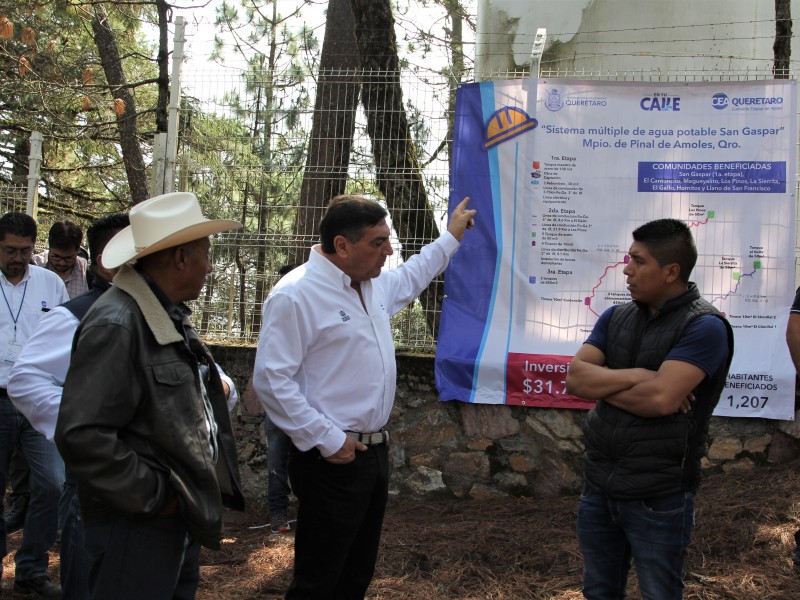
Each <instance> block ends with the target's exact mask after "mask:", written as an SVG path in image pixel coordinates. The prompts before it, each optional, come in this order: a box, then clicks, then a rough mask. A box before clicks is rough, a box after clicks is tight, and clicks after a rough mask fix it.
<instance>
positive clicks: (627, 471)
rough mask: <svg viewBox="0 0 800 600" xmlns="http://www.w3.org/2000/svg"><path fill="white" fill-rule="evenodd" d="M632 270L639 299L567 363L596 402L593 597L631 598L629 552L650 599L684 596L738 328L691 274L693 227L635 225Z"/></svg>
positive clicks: (591, 429)
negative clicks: (712, 436) (711, 435)
mask: <svg viewBox="0 0 800 600" xmlns="http://www.w3.org/2000/svg"><path fill="white" fill-rule="evenodd" d="M633 240H634V241H633V243H632V244H631V247H630V250H629V251H628V260H627V261H626V262H627V264H626V266H625V268H624V271H623V272H624V274H625V276H626V277H627V283H628V290H629V292H630V294H631V299H632V300H631V302H628V303H626V304H622V305H619V306H612V307H611V308H609V309H608V310H606V311H605V312H604V313H603V314H602V315H601V317H600V319H599V320H598V321H597V324H596V325H595V327H594V329H593V331H592V333H591V335H590V336H589V339H587V340H586V343H585V344H583V346H581V348H580V349H579V350H578V352H577V354H576V355H575V357H574V358H573V360H572V363H571V364H570V369H569V373H568V374H567V388H568V390H569V392H570V393H572V394H575V395H577V396H581V397H583V398H587V399H590V400H596V401H597V404H596V405H595V407H594V408H593V409H592V410H591V411H589V414H588V415H587V417H586V422H585V424H584V438H585V445H586V452H585V454H584V477H585V480H586V481H585V486H584V491H583V494H582V495H581V500H580V505H579V508H578V541H579V542H580V547H581V552H582V554H583V559H584V572H583V575H584V577H583V594H584V596H585V597H586V598H588V599H589V600H617V599H620V598H624V597H625V588H626V585H627V577H628V571H629V570H630V566H631V559H633V560H634V561H635V562H636V571H637V575H638V579H639V586H640V588H641V590H642V596H643V597H645V598H658V599H659V600H680V599H681V598H682V597H683V596H682V590H683V578H682V571H683V562H684V559H685V557H686V548H687V546H688V544H689V537H690V533H691V528H692V525H693V523H694V494H695V493H696V491H697V487H698V485H699V482H700V458H701V457H702V456H703V454H704V453H705V449H706V448H705V447H706V438H707V435H708V421H709V418H710V417H711V413H712V412H713V410H714V407H715V406H716V404H717V402H718V401H719V397H720V394H721V392H722V389H723V387H724V385H725V378H726V376H727V373H728V368H729V366H730V361H731V358H732V356H733V332H732V330H731V328H730V325H729V324H728V322H727V321H726V320H725V318H724V317H723V316H722V315H721V314H720V313H719V311H718V310H717V309H716V308H714V307H713V306H711V304H709V303H708V302H707V301H705V300H703V299H702V298H701V297H700V294H699V292H698V290H697V286H696V285H695V284H694V283H691V282H690V281H689V275H690V274H691V272H692V269H693V268H694V265H695V263H696V262H697V249H696V248H695V244H694V240H693V239H692V234H691V232H690V231H689V228H688V227H687V226H686V224H684V223H683V222H681V221H678V220H675V219H659V220H656V221H651V222H649V223H646V224H644V225H642V226H641V227H639V228H637V229H636V230H634V232H633Z"/></svg>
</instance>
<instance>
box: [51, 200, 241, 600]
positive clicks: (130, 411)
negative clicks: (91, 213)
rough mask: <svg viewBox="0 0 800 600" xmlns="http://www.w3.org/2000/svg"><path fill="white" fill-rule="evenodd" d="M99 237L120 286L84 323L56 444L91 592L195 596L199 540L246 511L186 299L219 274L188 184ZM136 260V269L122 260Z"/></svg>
mask: <svg viewBox="0 0 800 600" xmlns="http://www.w3.org/2000/svg"><path fill="white" fill-rule="evenodd" d="M130 222H131V224H130V226H129V227H127V228H125V229H123V230H122V231H120V232H119V233H118V234H117V235H116V236H114V238H112V240H111V241H110V242H109V243H108V245H107V246H106V247H105V250H104V252H103V263H104V265H105V266H106V267H107V268H115V267H118V266H120V265H122V267H121V268H120V270H119V272H118V273H117V275H116V277H115V278H114V286H113V287H112V288H111V289H110V290H109V291H108V292H106V293H105V294H104V295H103V297H102V298H100V299H99V300H98V301H97V302H96V303H95V304H94V306H92V308H91V310H90V311H89V312H88V313H87V315H86V317H85V318H84V319H83V321H82V322H81V324H80V326H79V327H78V331H77V333H76V337H75V343H74V350H73V355H72V361H71V363H70V368H69V371H68V372H67V377H66V380H65V382H64V391H63V394H62V398H61V407H60V411H59V416H58V422H57V424H56V432H55V441H56V444H57V445H58V449H59V450H60V451H61V454H62V456H63V458H64V462H65V464H66V467H67V470H68V471H69V472H70V474H71V475H72V477H73V478H74V479H75V480H76V482H77V485H78V495H79V497H80V504H81V512H82V515H83V520H84V528H85V548H86V551H87V552H88V554H89V555H90V558H91V560H92V569H91V572H90V579H89V586H90V588H91V591H92V597H94V598H117V599H131V600H134V599H141V598H193V597H194V595H195V591H196V589H197V585H198V582H199V552H200V546H206V547H209V548H213V549H216V548H219V545H220V541H221V537H222V506H223V504H225V505H227V506H230V507H231V508H235V509H239V510H241V509H242V508H243V504H244V502H243V499H242V494H241V491H240V486H239V475H238V467H237V460H236V448H235V445H234V439H233V433H232V430H231V424H230V419H229V417H228V410H227V406H226V404H225V394H224V390H223V386H222V384H221V381H220V377H219V373H218V372H217V370H216V369H214V368H208V367H210V366H213V364H214V363H213V359H212V358H211V355H210V354H209V352H208V349H207V348H206V346H205V345H204V344H203V343H202V342H201V341H200V338H199V337H198V336H197V333H196V332H195V330H194V328H193V327H192V325H191V323H190V321H189V315H190V312H189V309H188V308H187V307H186V306H185V305H184V304H183V303H184V302H185V301H188V300H194V299H196V298H197V297H198V296H199V295H200V291H201V289H202V287H203V284H204V282H205V278H206V275H208V273H209V272H210V271H211V263H210V262H209V258H208V252H209V248H210V242H209V238H208V236H209V235H211V234H214V233H219V232H221V231H225V230H229V229H236V228H239V227H241V225H240V224H239V223H237V222H236V221H224V220H214V221H212V220H208V219H205V218H204V217H203V215H202V213H201V212H200V206H199V204H198V202H197V198H195V196H194V195H193V194H189V193H173V194H165V195H163V196H157V197H155V198H152V199H150V200H147V201H145V202H142V203H141V204H138V205H136V206H135V207H133V209H131V211H130ZM130 261H136V262H135V265H133V266H131V265H129V264H125V263H128V262H130Z"/></svg>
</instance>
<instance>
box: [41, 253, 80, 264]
mask: <svg viewBox="0 0 800 600" xmlns="http://www.w3.org/2000/svg"><path fill="white" fill-rule="evenodd" d="M47 257H48V258H49V259H50V262H63V263H71V262H75V259H76V258H78V253H77V252H76V253H75V254H68V255H67V256H62V255H61V254H56V253H54V252H50V253H49V254H48V255H47Z"/></svg>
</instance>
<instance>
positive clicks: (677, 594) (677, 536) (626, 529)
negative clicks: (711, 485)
mask: <svg viewBox="0 0 800 600" xmlns="http://www.w3.org/2000/svg"><path fill="white" fill-rule="evenodd" d="M693 526H694V494H692V493H691V492H681V493H679V494H673V495H671V496H664V497H661V498H643V499H639V500H615V499H613V498H608V497H607V496H605V495H604V494H602V493H601V492H598V491H596V490H594V489H592V488H590V487H589V486H588V485H585V486H584V489H583V494H582V495H581V500H580V505H579V506H578V542H579V543H580V548H581V553H582V554H583V595H584V596H585V597H586V598H588V599H589V600H622V599H623V598H625V589H626V587H627V583H628V572H629V571H630V567H631V559H633V561H634V562H635V563H636V575H637V577H638V579H639V588H640V590H641V593H642V600H681V598H683V562H684V560H685V558H686V548H687V546H688V545H689V538H690V536H691V531H692V527H693Z"/></svg>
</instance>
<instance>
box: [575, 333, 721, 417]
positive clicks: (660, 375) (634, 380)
mask: <svg viewBox="0 0 800 600" xmlns="http://www.w3.org/2000/svg"><path fill="white" fill-rule="evenodd" d="M604 363H605V355H604V354H603V352H602V351H601V350H600V349H598V348H597V347H595V346H592V345H591V344H584V345H583V346H582V347H581V348H580V350H578V353H577V354H576V355H575V358H573V360H572V363H571V364H570V368H569V372H568V373H567V391H569V392H570V393H571V394H575V395H576V396H580V397H582V398H587V399H589V400H602V401H604V402H607V403H609V404H611V405H612V406H616V407H617V408H621V409H623V410H626V411H628V412H630V413H633V414H635V415H638V416H640V417H662V416H665V415H670V414H674V413H676V412H687V411H688V410H689V409H690V408H691V407H690V400H691V399H692V398H693V396H692V390H693V389H694V388H696V387H697V386H698V385H699V384H700V383H701V382H702V381H703V379H704V378H705V376H706V374H705V372H704V371H703V370H702V369H700V368H699V367H697V366H695V365H693V364H691V363H688V362H684V361H679V360H666V361H664V362H663V363H662V364H661V366H660V367H659V369H658V371H651V370H649V369H640V368H634V369H609V368H606V367H605V366H604Z"/></svg>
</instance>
